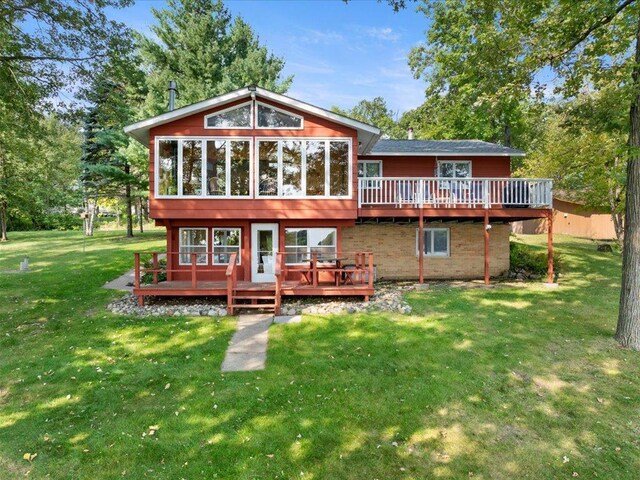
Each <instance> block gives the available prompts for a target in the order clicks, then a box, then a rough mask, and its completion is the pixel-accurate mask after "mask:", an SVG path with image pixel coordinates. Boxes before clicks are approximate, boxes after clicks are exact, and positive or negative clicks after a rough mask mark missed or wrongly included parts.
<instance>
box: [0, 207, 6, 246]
mask: <svg viewBox="0 0 640 480" xmlns="http://www.w3.org/2000/svg"><path fill="white" fill-rule="evenodd" d="M7 240H8V239H7V202H6V201H5V200H2V201H0V242H6V241H7Z"/></svg>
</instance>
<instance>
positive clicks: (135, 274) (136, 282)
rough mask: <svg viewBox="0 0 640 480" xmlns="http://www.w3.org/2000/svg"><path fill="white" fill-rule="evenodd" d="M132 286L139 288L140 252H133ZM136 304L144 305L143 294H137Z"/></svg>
mask: <svg viewBox="0 0 640 480" xmlns="http://www.w3.org/2000/svg"><path fill="white" fill-rule="evenodd" d="M133 287H134V288H136V289H139V288H140V254H139V253H138V252H136V253H134V254H133ZM138 305H140V306H141V307H142V306H144V296H143V295H138Z"/></svg>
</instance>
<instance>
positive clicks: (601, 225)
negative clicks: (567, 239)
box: [511, 196, 616, 240]
mask: <svg viewBox="0 0 640 480" xmlns="http://www.w3.org/2000/svg"><path fill="white" fill-rule="evenodd" d="M511 228H512V231H513V232H514V233H520V234H536V233H547V223H546V222H545V221H544V220H541V219H532V220H522V221H519V222H514V223H513V224H512V227H511ZM553 231H554V233H562V234H565V235H573V236H574V237H582V238H591V239H593V240H611V239H615V238H616V229H615V227H614V225H613V219H612V218H611V214H610V213H605V212H603V211H602V210H597V209H593V208H587V207H585V206H584V205H582V204H580V203H577V202H572V201H570V200H567V199H561V198H558V197H557V196H556V197H554V199H553Z"/></svg>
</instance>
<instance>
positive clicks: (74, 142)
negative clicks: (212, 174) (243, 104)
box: [0, 0, 292, 241]
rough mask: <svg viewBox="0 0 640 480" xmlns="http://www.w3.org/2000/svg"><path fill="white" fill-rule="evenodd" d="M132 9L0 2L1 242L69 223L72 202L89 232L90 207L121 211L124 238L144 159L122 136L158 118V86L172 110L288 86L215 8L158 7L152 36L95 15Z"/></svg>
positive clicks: (273, 60)
mask: <svg viewBox="0 0 640 480" xmlns="http://www.w3.org/2000/svg"><path fill="white" fill-rule="evenodd" d="M131 3H133V1H132V0H99V1H85V0H76V1H74V2H67V1H65V0H36V1H33V0H9V1H8V2H6V3H3V4H2V5H0V18H3V19H5V21H3V22H0V230H1V236H0V239H1V240H3V241H5V240H7V230H8V229H36V228H68V227H71V226H74V225H77V224H78V222H80V218H79V215H77V214H72V213H70V210H69V207H73V206H75V207H79V206H82V207H83V208H84V210H85V211H86V212H88V215H87V218H86V219H85V220H84V228H85V231H86V232H87V233H88V234H91V233H92V230H93V225H94V221H95V214H96V213H97V208H96V207H97V205H98V204H102V205H103V206H104V205H105V204H109V205H111V208H115V209H122V210H123V211H124V216H125V217H126V225H127V235H128V236H132V235H133V231H134V215H133V211H134V209H135V210H137V211H138V220H140V221H142V216H143V213H144V210H145V206H146V197H147V195H148V163H147V162H148V153H147V151H146V149H144V147H142V146H141V145H139V144H137V143H136V142H134V141H132V140H131V139H130V138H129V137H128V136H126V135H125V134H124V133H123V131H122V128H123V127H124V126H125V125H127V124H129V123H132V122H135V121H136V120H139V119H142V118H145V117H149V116H152V115H157V114H159V113H162V112H165V111H166V110H167V85H168V82H169V80H176V81H177V83H178V85H179V96H178V99H177V102H176V103H177V105H176V106H177V107H180V106H183V105H188V104H190V103H194V102H197V101H200V100H202V99H205V98H208V97H211V96H215V95H218V94H221V93H224V92H227V91H229V90H233V89H236V88H240V87H242V86H245V85H248V84H259V85H261V86H263V87H265V88H268V89H270V90H274V91H277V92H285V91H286V90H287V88H288V87H289V85H290V84H291V81H292V78H291V77H289V78H282V76H281V72H282V69H283V68H284V60H283V59H282V58H279V57H276V56H274V55H273V54H271V53H270V52H269V51H268V50H267V48H266V47H264V46H263V45H261V44H260V42H259V40H258V38H257V36H256V35H255V33H254V32H253V30H252V29H251V27H250V26H249V25H248V24H247V23H245V22H244V21H243V20H242V19H240V18H233V17H232V16H231V15H230V14H229V12H228V10H227V9H226V8H225V6H224V5H223V3H222V2H221V1H213V0H169V1H168V2H167V5H166V7H165V8H162V9H154V10H153V16H154V17H155V20H156V23H155V25H154V26H153V27H152V32H153V34H154V37H153V39H152V38H149V37H146V36H144V35H142V34H140V33H137V32H134V31H132V30H130V29H129V28H127V27H126V26H125V25H124V24H122V23H118V22H114V21H113V20H110V19H109V18H108V16H107V14H106V13H105V11H106V9H107V8H109V7H112V8H119V7H124V6H127V5H130V4H131ZM36 23H37V24H38V25H39V27H40V28H33V27H34V25H35V24H36ZM69 98H71V99H72V100H71V101H69ZM114 199H115V200H117V201H116V202H114V201H113V200H114ZM140 227H141V228H142V223H141V224H140Z"/></svg>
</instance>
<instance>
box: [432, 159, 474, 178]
mask: <svg viewBox="0 0 640 480" xmlns="http://www.w3.org/2000/svg"><path fill="white" fill-rule="evenodd" d="M444 163H452V164H453V165H454V168H453V174H454V175H455V172H456V169H455V165H456V164H458V163H466V164H468V165H469V176H468V177H455V176H454V177H443V176H442V170H441V168H442V164H444ZM472 167H473V162H472V161H471V160H438V162H437V172H436V173H437V175H436V176H437V177H438V178H452V179H457V178H472V177H473V171H472V170H471V168H472Z"/></svg>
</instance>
